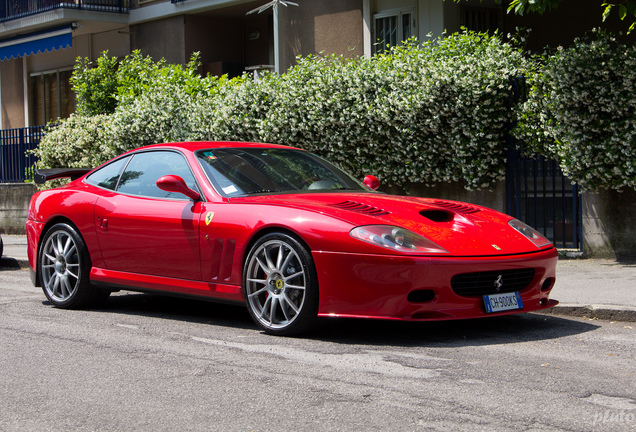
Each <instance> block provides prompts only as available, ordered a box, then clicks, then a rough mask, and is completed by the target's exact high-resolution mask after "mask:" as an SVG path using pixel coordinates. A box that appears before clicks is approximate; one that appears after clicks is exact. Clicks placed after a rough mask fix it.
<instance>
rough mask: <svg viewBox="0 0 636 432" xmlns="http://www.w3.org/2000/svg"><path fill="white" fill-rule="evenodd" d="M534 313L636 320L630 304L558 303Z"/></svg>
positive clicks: (635, 309)
mask: <svg viewBox="0 0 636 432" xmlns="http://www.w3.org/2000/svg"><path fill="white" fill-rule="evenodd" d="M535 313H540V314H544V315H559V316H571V317H578V318H589V319H599V320H604V321H626V322H636V308H634V307H631V306H615V305H577V304H559V305H558V306H555V307H553V308H550V309H544V310H541V311H537V312H535Z"/></svg>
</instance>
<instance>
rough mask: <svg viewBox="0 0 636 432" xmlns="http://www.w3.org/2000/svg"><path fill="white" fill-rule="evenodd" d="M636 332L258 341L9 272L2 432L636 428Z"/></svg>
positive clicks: (557, 325)
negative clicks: (72, 303) (68, 299)
mask: <svg viewBox="0 0 636 432" xmlns="http://www.w3.org/2000/svg"><path fill="white" fill-rule="evenodd" d="M635 328H636V326H634V324H633V323H626V322H609V321H602V320H586V319H582V318H563V317H557V316H551V315H540V314H524V315H518V316H512V317H500V318H491V319H482V320H472V321H456V322H438V323H399V322H380V321H364V320H331V321H328V322H327V324H326V325H325V326H324V327H322V328H321V329H320V330H319V331H317V332H315V333H313V334H311V335H309V336H308V337H305V338H280V337H272V336H267V335H265V334H263V333H261V332H259V331H258V330H257V329H256V327H255V326H254V325H253V324H252V322H251V321H250V319H249V317H248V315H247V311H246V310H245V309H243V308H240V307H234V306H227V305H219V304H213V303H206V302H197V301H191V300H183V299H174V298H168V297H160V296H154V295H148V294H136V293H117V294H115V295H113V296H112V297H111V298H110V299H109V301H108V302H107V303H106V306H105V307H104V308H103V309H101V310H90V311H68V310H60V309H55V308H53V307H51V306H50V305H49V304H48V303H47V302H46V300H45V297H44V295H43V294H42V293H41V292H40V291H39V289H36V288H33V287H32V286H31V284H30V281H29V278H28V271H27V270H24V269H22V270H20V269H2V270H0V376H1V381H0V383H1V385H0V431H3V432H5V431H31V430H34V431H68V430H77V431H84V430H86V431H96V430H97V431H101V430H104V431H133V430H134V431H137V430H139V431H164V430H165V431H171V432H173V431H188V430H193V431H217V430H219V431H322V430H327V431H362V430H387V431H390V430H404V431H451V430H454V431H460V430H461V431H492V430H496V431H562V430H565V431H594V430H598V431H635V430H636V419H635V416H636V360H635V358H636V330H635Z"/></svg>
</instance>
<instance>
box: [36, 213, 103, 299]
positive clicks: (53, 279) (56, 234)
mask: <svg viewBox="0 0 636 432" xmlns="http://www.w3.org/2000/svg"><path fill="white" fill-rule="evenodd" d="M38 262H39V266H40V278H41V281H42V290H43V291H44V295H45V296H46V298H47V299H48V300H49V301H50V302H51V303H52V304H53V305H54V306H57V307H60V308H65V309H72V308H82V307H87V306H93V305H97V304H98V303H101V302H103V301H104V300H106V298H107V297H108V295H109V294H110V293H109V292H108V291H102V290H101V289H100V288H98V287H94V286H92V285H91V283H90V281H89V277H88V273H89V271H90V268H91V261H90V257H89V255H88V250H87V249H86V245H85V244H84V240H82V237H81V236H80V235H79V234H78V233H77V231H76V230H75V228H73V227H72V226H70V225H68V224H65V223H59V224H56V225H54V226H52V227H51V228H50V229H49V230H48V231H47V232H46V235H45V236H44V240H43V242H42V247H41V249H40V256H39V259H38Z"/></svg>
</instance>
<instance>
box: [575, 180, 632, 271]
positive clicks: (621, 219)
mask: <svg viewBox="0 0 636 432" xmlns="http://www.w3.org/2000/svg"><path fill="white" fill-rule="evenodd" d="M583 251H584V252H585V254H586V256H590V257H598V258H611V259H616V260H618V261H631V262H633V261H636V191H634V190H633V189H627V190H625V191H623V192H616V191H613V190H610V191H602V192H600V193H597V194H592V193H584V194H583Z"/></svg>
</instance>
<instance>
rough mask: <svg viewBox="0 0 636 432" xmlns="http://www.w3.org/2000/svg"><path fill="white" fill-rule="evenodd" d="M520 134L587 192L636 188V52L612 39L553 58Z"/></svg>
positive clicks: (523, 111)
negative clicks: (553, 160)
mask: <svg viewBox="0 0 636 432" xmlns="http://www.w3.org/2000/svg"><path fill="white" fill-rule="evenodd" d="M529 84H530V93H529V97H528V100H527V102H525V103H524V104H523V105H521V106H520V107H519V125H518V127H517V128H516V129H515V131H514V133H515V135H516V136H517V137H518V138H519V139H520V140H522V141H523V142H524V143H526V145H527V148H528V150H527V151H528V152H529V153H539V154H544V155H547V156H549V157H551V158H553V159H557V160H558V161H559V163H560V165H561V168H562V170H563V172H564V174H565V175H567V176H568V177H570V178H571V179H572V180H574V181H575V182H577V183H578V184H579V185H581V186H582V187H584V188H585V189H587V190H591V191H596V190H599V189H617V190H620V189H622V188H625V187H628V188H634V187H636V47H635V46H629V47H628V46H625V45H621V44H618V43H617V42H616V41H615V40H614V39H613V38H612V37H610V36H608V35H606V34H597V35H596V38H595V39H594V40H577V41H576V43H575V44H574V45H573V46H572V47H570V48H568V49H563V48H560V49H559V50H558V51H557V52H556V53H555V54H553V55H551V56H549V57H547V58H546V60H545V63H544V64H543V66H542V67H541V68H540V70H539V71H538V73H537V74H536V75H534V76H532V77H531V79H530V82H529Z"/></svg>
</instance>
